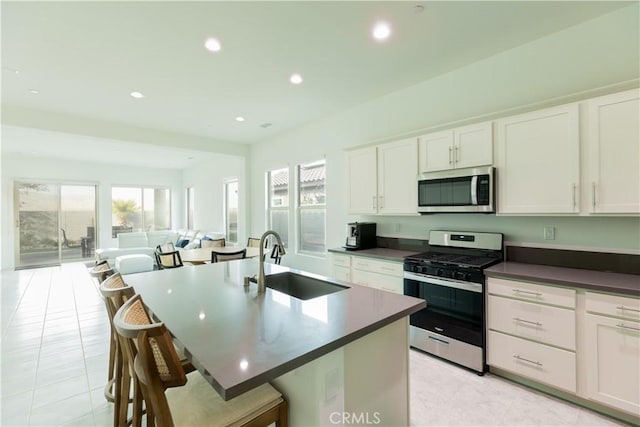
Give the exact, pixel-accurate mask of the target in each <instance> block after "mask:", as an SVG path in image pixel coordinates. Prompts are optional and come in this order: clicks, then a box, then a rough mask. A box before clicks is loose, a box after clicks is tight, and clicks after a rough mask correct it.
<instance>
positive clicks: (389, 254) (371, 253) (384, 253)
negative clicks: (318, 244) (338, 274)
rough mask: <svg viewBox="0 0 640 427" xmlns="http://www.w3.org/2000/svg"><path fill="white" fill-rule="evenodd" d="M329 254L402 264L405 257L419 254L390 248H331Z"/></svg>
mask: <svg viewBox="0 0 640 427" xmlns="http://www.w3.org/2000/svg"><path fill="white" fill-rule="evenodd" d="M328 251H329V252H332V253H336V254H341V255H354V256H360V257H365V258H376V259H380V260H383V261H393V262H402V261H403V260H404V257H407V256H410V255H415V254H417V253H419V252H416V251H406V250H402V249H389V248H372V249H360V250H347V249H345V248H331V249H329V250H328Z"/></svg>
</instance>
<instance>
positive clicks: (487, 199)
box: [418, 166, 495, 214]
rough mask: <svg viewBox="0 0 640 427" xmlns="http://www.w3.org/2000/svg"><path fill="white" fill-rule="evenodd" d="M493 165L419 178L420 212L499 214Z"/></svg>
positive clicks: (434, 173)
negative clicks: (495, 197)
mask: <svg viewBox="0 0 640 427" xmlns="http://www.w3.org/2000/svg"><path fill="white" fill-rule="evenodd" d="M494 188H495V184H494V168H493V167H491V166H485V167H478V168H466V169H454V170H447V171H440V172H430V173H425V174H421V175H419V176H418V212H420V213H421V214H427V213H434V212H482V213H491V212H495V199H494Z"/></svg>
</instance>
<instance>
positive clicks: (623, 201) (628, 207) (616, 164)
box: [582, 89, 640, 214]
mask: <svg viewBox="0 0 640 427" xmlns="http://www.w3.org/2000/svg"><path fill="white" fill-rule="evenodd" d="M639 106H640V90H638V89H634V90H630V91H626V92H621V93H616V94H613V95H607V96H602V97H599V98H594V99H591V100H589V101H588V102H586V103H585V107H586V108H585V110H586V126H585V128H586V135H585V139H584V141H585V166H586V168H585V175H584V176H585V182H584V184H585V188H584V189H583V193H582V194H583V195H584V196H585V201H586V206H585V205H583V206H584V209H585V211H586V212H588V213H590V214H599V213H601V214H637V213H640V123H639V120H640V119H639V118H640V108H639Z"/></svg>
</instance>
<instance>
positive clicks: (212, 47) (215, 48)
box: [204, 37, 222, 52]
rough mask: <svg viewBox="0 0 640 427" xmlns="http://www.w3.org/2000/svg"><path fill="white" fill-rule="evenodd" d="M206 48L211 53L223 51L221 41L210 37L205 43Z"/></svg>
mask: <svg viewBox="0 0 640 427" xmlns="http://www.w3.org/2000/svg"><path fill="white" fill-rule="evenodd" d="M204 47H205V48H206V49H207V50H208V51H209V52H219V51H220V49H222V45H221V44H220V41H219V40H218V39H215V38H213V37H209V38H208V39H207V40H206V41H205V42H204Z"/></svg>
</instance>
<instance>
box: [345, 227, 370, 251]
mask: <svg viewBox="0 0 640 427" xmlns="http://www.w3.org/2000/svg"><path fill="white" fill-rule="evenodd" d="M376 246H377V244H376V223H375V222H352V223H349V224H347V240H346V242H345V245H344V248H345V249H348V250H359V249H370V248H375V247H376Z"/></svg>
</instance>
